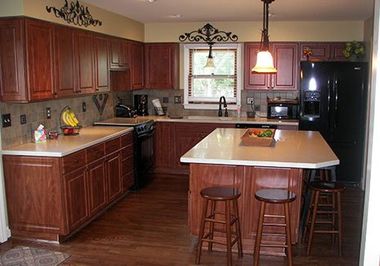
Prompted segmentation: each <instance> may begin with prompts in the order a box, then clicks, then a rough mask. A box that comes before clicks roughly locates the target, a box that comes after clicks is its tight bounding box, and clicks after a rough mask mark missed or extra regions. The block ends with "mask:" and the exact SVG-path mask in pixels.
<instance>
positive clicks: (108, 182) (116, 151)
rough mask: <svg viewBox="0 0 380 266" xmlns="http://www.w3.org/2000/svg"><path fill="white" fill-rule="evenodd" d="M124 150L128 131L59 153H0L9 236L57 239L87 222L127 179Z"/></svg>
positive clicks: (129, 164) (129, 159)
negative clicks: (53, 155)
mask: <svg viewBox="0 0 380 266" xmlns="http://www.w3.org/2000/svg"><path fill="white" fill-rule="evenodd" d="M130 149H133V133H132V132H130V133H127V134H125V135H122V136H121V137H117V138H114V139H112V140H109V141H107V142H102V143H99V144H96V145H93V146H90V147H88V148H86V149H83V150H80V151H77V152H75V153H72V154H69V155H67V156H64V157H62V158H59V157H38V156H14V155H4V156H3V161H4V180H5V186H6V195H7V204H8V206H7V207H8V212H9V225H10V228H11V231H12V236H13V237H16V238H17V237H18V238H29V239H40V240H49V241H54V242H60V241H62V240H64V239H66V238H68V237H69V236H71V235H72V234H73V233H74V232H76V231H77V230H78V229H80V228H81V227H83V226H85V225H86V224H88V223H89V222H90V221H91V220H92V219H94V218H95V217H96V216H98V215H100V214H101V213H102V212H103V211H105V210H106V208H107V207H108V206H110V205H111V204H112V203H113V202H115V201H117V200H118V199H120V198H121V197H122V196H123V195H124V193H123V192H126V191H127V190H128V188H129V187H130V186H131V185H132V184H133V174H134V168H133V150H130ZM124 163H125V164H126V165H125V166H124V165H122V164H124ZM124 180H126V183H124ZM131 180H132V183H131Z"/></svg>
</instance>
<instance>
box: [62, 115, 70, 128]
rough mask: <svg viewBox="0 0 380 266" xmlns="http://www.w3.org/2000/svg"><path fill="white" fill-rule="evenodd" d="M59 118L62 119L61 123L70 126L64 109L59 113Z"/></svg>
mask: <svg viewBox="0 0 380 266" xmlns="http://www.w3.org/2000/svg"><path fill="white" fill-rule="evenodd" d="M61 119H62V121H63V123H65V125H66V126H70V125H69V122H68V121H67V116H66V111H63V112H62V113H61Z"/></svg>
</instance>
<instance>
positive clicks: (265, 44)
mask: <svg viewBox="0 0 380 266" xmlns="http://www.w3.org/2000/svg"><path fill="white" fill-rule="evenodd" d="M262 1H263V2H264V7H263V9H264V10H263V13H264V16H263V31H262V32H261V47H260V50H261V51H268V50H269V36H268V28H269V19H268V16H269V15H268V13H269V4H270V3H272V2H273V1H274V0H262Z"/></svg>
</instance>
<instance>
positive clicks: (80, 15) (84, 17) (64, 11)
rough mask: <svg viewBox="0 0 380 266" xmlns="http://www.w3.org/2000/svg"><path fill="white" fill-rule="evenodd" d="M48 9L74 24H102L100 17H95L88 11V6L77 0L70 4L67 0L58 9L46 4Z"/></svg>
mask: <svg viewBox="0 0 380 266" xmlns="http://www.w3.org/2000/svg"><path fill="white" fill-rule="evenodd" d="M46 10H47V12H48V13H52V12H53V13H54V15H55V16H56V17H57V18H62V19H63V20H65V21H66V22H67V23H69V24H71V23H72V24H74V25H78V26H85V27H87V26H89V25H92V26H98V25H99V26H101V25H102V22H101V21H100V20H98V19H94V18H93V17H92V15H91V14H90V11H88V7H85V6H83V5H81V4H79V1H78V0H77V1H76V2H75V3H74V2H71V3H70V5H69V3H68V2H67V0H65V5H64V6H63V7H62V8H61V9H57V8H55V7H52V6H50V7H49V6H46Z"/></svg>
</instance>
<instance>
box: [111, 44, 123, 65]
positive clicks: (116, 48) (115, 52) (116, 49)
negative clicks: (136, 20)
mask: <svg viewBox="0 0 380 266" xmlns="http://www.w3.org/2000/svg"><path fill="white" fill-rule="evenodd" d="M120 57H121V41H120V40H119V39H116V38H112V39H111V40H110V67H111V68H119V66H120Z"/></svg>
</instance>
